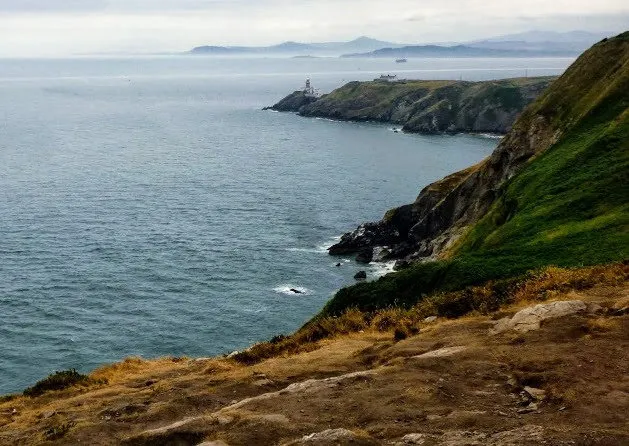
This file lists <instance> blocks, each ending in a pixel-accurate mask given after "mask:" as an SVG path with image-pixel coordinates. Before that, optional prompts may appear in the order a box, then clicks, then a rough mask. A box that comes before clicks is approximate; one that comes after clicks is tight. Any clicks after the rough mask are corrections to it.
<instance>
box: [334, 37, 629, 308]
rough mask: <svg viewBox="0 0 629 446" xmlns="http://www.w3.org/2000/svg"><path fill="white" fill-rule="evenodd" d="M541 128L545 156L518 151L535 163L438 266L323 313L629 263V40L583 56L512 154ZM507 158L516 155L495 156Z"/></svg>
mask: <svg viewBox="0 0 629 446" xmlns="http://www.w3.org/2000/svg"><path fill="white" fill-rule="evenodd" d="M536 122H545V123H546V124H545V127H544V128H545V131H544V132H541V134H542V135H543V137H540V140H539V144H546V145H549V148H548V149H546V150H543V151H541V152H540V151H539V150H537V149H536V148H535V147H523V148H522V149H523V151H524V152H530V151H531V150H532V151H533V152H534V153H537V155H534V156H533V157H532V158H531V159H530V160H528V161H527V162H526V164H525V165H524V166H523V167H522V168H520V170H519V171H518V172H517V173H516V174H515V175H514V176H512V177H511V178H508V179H507V180H506V181H505V182H504V183H503V184H502V185H501V186H500V188H499V190H498V191H496V194H497V198H496V199H495V200H494V201H493V204H492V205H491V206H490V207H489V211H488V212H486V213H484V215H483V216H482V218H480V219H479V220H477V221H476V223H475V224H473V225H471V226H468V227H467V229H466V232H465V233H464V235H463V236H461V237H460V238H458V240H457V241H456V243H455V244H454V245H453V246H452V247H451V248H450V249H449V250H448V251H446V252H445V255H442V256H441V259H440V260H437V261H433V262H427V263H419V264H414V266H411V267H410V268H408V269H405V270H403V271H400V272H398V273H395V274H391V275H389V276H386V277H384V278H381V279H380V280H378V281H376V282H372V283H361V284H358V285H356V286H353V287H350V288H346V289H343V290H341V291H339V292H338V293H337V295H336V296H335V297H334V298H333V299H332V300H331V301H330V302H329V304H328V305H327V306H326V308H325V309H324V312H323V313H324V314H339V313H341V312H343V311H344V310H345V309H347V308H349V307H358V308H360V309H363V310H372V309H375V308H382V307H386V306H391V305H402V306H404V305H411V304H413V303H416V302H417V301H418V300H421V298H422V295H423V294H426V293H429V292H433V291H436V290H456V289H461V288H464V287H466V286H469V285H474V284H480V283H483V282H485V281H487V280H493V279H502V278H508V277H513V276H517V275H521V274H523V273H525V272H526V271H528V270H531V269H535V268H539V267H542V266H546V265H557V266H580V265H593V264H601V263H606V262H611V261H617V260H623V259H627V258H629V33H625V34H622V35H620V36H618V37H616V38H613V39H609V40H606V41H603V42H600V43H599V44H597V45H595V46H594V47H593V48H592V49H590V50H588V51H587V52H586V53H584V54H583V55H582V56H581V57H580V58H579V59H578V60H577V61H576V62H575V63H574V65H573V66H572V67H570V68H569V69H568V71H567V72H566V73H565V75H564V76H562V77H561V78H560V79H558V80H557V81H555V82H554V83H553V85H552V86H551V87H550V88H549V89H548V91H547V92H546V93H545V94H544V95H543V96H542V97H540V98H539V99H538V100H537V101H536V102H535V103H533V104H532V105H531V106H529V107H528V108H527V110H526V111H525V112H524V113H523V115H522V117H521V118H520V119H519V120H518V121H517V122H516V123H515V124H514V129H513V131H512V132H511V133H510V134H509V135H508V136H507V138H505V139H506V141H507V142H506V144H512V145H513V144H517V143H518V141H522V143H523V144H524V143H526V144H530V145H535V144H536V143H537V139H536V138H535V137H531V135H530V133H531V129H534V128H536V125H537V124H536ZM527 132H528V133H527ZM523 135H524V136H527V137H526V138H524V137H523ZM548 141H550V144H548ZM499 149H500V147H499ZM504 156H510V157H514V158H517V156H518V152H517V150H516V151H513V150H512V151H510V152H508V151H505V150H502V151H501V152H500V151H497V153H495V154H494V155H492V157H494V158H495V157H504ZM490 166H492V164H491V163H490V162H488V163H485V164H482V165H480V169H481V170H482V169H485V170H488V169H489V167H490ZM481 173H482V174H486V175H493V173H492V172H481ZM478 183H479V184H480V182H478ZM459 199H460V198H459Z"/></svg>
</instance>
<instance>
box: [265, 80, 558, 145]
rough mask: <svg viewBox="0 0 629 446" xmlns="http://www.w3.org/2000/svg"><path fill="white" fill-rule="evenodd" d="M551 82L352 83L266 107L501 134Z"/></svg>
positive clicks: (410, 127)
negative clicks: (325, 92) (330, 90)
mask: <svg viewBox="0 0 629 446" xmlns="http://www.w3.org/2000/svg"><path fill="white" fill-rule="evenodd" d="M553 80H554V78H552V77H541V78H529V79H507V80H499V81H483V82H464V81H398V82H393V83H389V82H381V81H373V82H350V83H348V84H346V85H344V86H343V87H341V88H338V89H336V90H334V91H333V92H331V93H330V94H327V95H324V96H322V97H321V98H312V97H307V96H305V95H304V94H303V93H301V92H295V93H292V94H290V95H289V96H287V97H286V98H284V99H282V100H281V101H280V102H278V103H277V104H275V105H274V106H272V107H269V108H270V109H272V110H276V111H292V112H297V113H299V114H300V115H302V116H313V117H324V118H331V119H338V120H348V121H376V122H386V123H392V124H396V125H401V126H403V130H404V131H406V132H414V133H426V134H433V133H461V132H477V133H482V132H490V133H501V134H504V133H507V132H508V131H509V130H510V129H511V127H512V125H513V123H514V121H515V120H516V118H517V116H518V115H519V114H520V113H521V112H522V110H523V109H524V107H526V105H528V104H529V103H531V102H532V101H533V100H535V98H537V97H538V96H539V95H540V94H541V93H542V92H543V91H544V90H545V89H546V88H547V87H548V85H550V83H551V82H552V81H553Z"/></svg>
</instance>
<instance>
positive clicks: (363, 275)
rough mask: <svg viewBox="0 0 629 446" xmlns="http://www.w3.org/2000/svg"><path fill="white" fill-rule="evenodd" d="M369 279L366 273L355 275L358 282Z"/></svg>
mask: <svg viewBox="0 0 629 446" xmlns="http://www.w3.org/2000/svg"><path fill="white" fill-rule="evenodd" d="M366 278H367V272H366V271H358V272H357V273H356V274H355V275H354V279H356V280H363V279H366Z"/></svg>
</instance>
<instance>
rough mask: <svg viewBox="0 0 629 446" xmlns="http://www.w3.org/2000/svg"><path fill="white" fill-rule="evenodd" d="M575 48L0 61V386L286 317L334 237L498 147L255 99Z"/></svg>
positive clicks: (510, 69)
mask: <svg viewBox="0 0 629 446" xmlns="http://www.w3.org/2000/svg"><path fill="white" fill-rule="evenodd" d="M570 62H571V60H570V59H532V60H531V59H487V60H484V59H459V60H429V59H427V60H411V61H409V63H408V64H405V65H404V66H403V67H400V66H396V65H395V64H392V63H391V61H380V60H356V59H351V60H340V59H249V60H247V59H212V58H204V57H144V58H117V59H116V58H75V59H68V60H26V59H24V60H0V393H6V392H14V391H19V390H21V389H23V388H24V387H25V386H27V385H29V384H32V383H33V382H34V381H36V380H37V379H40V378H41V377H43V376H45V375H47V374H48V373H50V372H52V371H53V370H60V369H65V368H70V367H76V368H77V369H79V370H81V371H89V370H91V369H93V368H95V367H97V366H99V365H101V364H104V363H108V362H113V361H117V360H120V359H122V358H124V357H126V356H130V355H140V356H143V357H156V356H163V355H174V356H182V355H189V356H209V355H215V354H222V353H227V352H230V351H232V350H234V349H240V348H243V347H245V346H247V345H249V344H251V343H253V342H255V341H260V340H264V339H267V338H269V337H271V336H273V335H275V334H278V333H288V332H291V331H293V330H295V329H296V328H298V327H299V326H300V325H301V324H303V323H304V322H305V321H306V320H307V319H308V318H309V317H311V316H312V315H314V314H315V313H316V312H317V311H318V310H319V309H320V308H321V307H322V306H323V305H324V303H325V302H326V301H327V300H328V299H329V298H330V296H331V295H332V294H333V293H334V291H335V290H337V289H338V288H340V287H342V286H344V285H348V284H351V283H353V279H352V277H353V275H354V273H355V272H356V271H357V270H358V269H359V268H360V267H359V266H358V265H356V264H355V263H354V262H353V261H352V260H351V259H350V258H342V259H337V258H332V257H330V256H328V255H327V253H326V251H325V248H326V247H327V246H329V245H330V244H331V243H333V242H334V239H335V237H338V236H339V235H340V234H342V233H343V232H345V231H347V230H350V229H353V228H354V227H355V226H356V225H357V224H359V223H361V222H363V221H368V220H376V219H379V218H380V217H381V216H382V215H383V213H384V212H385V211H386V210H387V209H389V208H391V207H394V206H396V205H400V204H403V203H407V202H410V201H412V200H413V199H414V198H415V196H416V195H417V193H418V192H419V190H420V189H421V188H422V187H423V186H425V185H427V184H428V183H430V182H432V181H434V180H436V179H438V178H440V177H442V176H444V175H446V174H448V173H450V172H453V171H455V170H457V169H461V168H463V167H466V166H468V165H470V164H472V163H475V162H477V161H479V160H480V159H482V158H483V157H485V156H487V155H488V154H489V153H490V152H491V151H492V150H493V148H494V147H495V146H496V144H497V140H496V139H494V138H486V137H482V136H465V135H458V136H419V135H406V134H402V133H394V132H393V131H392V129H391V127H390V126H386V125H378V124H368V123H361V124H355V123H341V122H333V121H328V120H321V119H306V118H301V117H298V116H296V115H293V114H281V113H273V112H264V111H261V108H262V107H263V106H265V105H270V104H272V103H274V102H276V101H277V100H279V99H280V98H281V97H283V96H284V95H285V94H287V93H289V92H291V91H293V90H295V89H296V88H298V87H299V86H300V84H301V83H302V82H303V80H304V78H305V77H306V76H310V77H312V80H313V83H314V84H315V86H317V87H319V88H321V89H322V90H323V91H329V90H330V89H332V88H334V87H337V86H340V85H342V84H343V83H344V82H346V81H349V80H354V79H370V78H373V77H376V76H378V75H379V74H381V73H384V72H396V73H398V74H399V75H400V76H401V77H409V78H425V79H428V78H455V79H458V78H463V79H470V80H472V79H473V80H479V79H489V78H501V77H510V76H519V75H522V74H524V72H525V70H528V74H529V75H537V74H544V75H545V74H558V73H561V72H562V71H563V70H564V69H565V67H566V66H567V65H568V64H569V63H570ZM339 261H340V262H341V263H342V266H341V267H336V266H335V264H336V263H337V262H339ZM368 270H369V275H370V276H371V277H375V276H377V275H378V274H381V273H382V272H383V271H385V270H386V265H373V266H370V267H369V268H368ZM290 288H298V289H300V290H302V291H303V293H302V294H293V293H291V292H290V291H289V289H290Z"/></svg>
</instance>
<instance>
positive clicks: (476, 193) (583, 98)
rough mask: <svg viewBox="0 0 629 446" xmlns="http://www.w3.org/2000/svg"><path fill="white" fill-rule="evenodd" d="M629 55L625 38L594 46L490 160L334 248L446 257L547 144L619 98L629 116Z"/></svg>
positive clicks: (427, 190) (506, 207) (535, 105)
mask: <svg viewBox="0 0 629 446" xmlns="http://www.w3.org/2000/svg"><path fill="white" fill-rule="evenodd" d="M628 60H629V42H627V40H626V39H624V38H623V37H622V36H619V37H617V38H615V39H611V40H610V41H606V42H601V43H600V44H597V45H595V46H594V47H593V48H592V49H590V50H588V51H587V52H585V53H584V54H583V55H582V56H581V57H580V58H579V59H578V60H577V61H576V62H575V63H574V64H573V65H572V66H571V67H570V68H569V69H568V70H567V71H566V73H565V74H564V75H563V76H562V77H561V78H559V79H558V80H556V81H555V82H554V83H553V84H552V85H551V86H550V87H549V88H548V90H547V91H546V92H545V93H544V94H543V95H542V96H541V97H540V98H539V99H538V100H537V101H536V102H535V103H533V104H532V105H531V106H529V107H528V108H527V109H526V110H525V111H524V112H523V113H522V115H521V116H520V118H519V119H518V120H517V121H516V122H515V124H514V125H513V128H512V130H511V131H510V132H509V133H508V134H507V136H506V137H505V138H504V139H503V140H502V141H501V143H500V144H499V146H498V147H497V149H496V150H495V151H494V153H493V154H492V155H491V156H490V157H489V158H487V159H485V160H484V161H483V162H481V163H480V164H478V165H476V166H473V167H471V168H468V169H466V170H464V171H461V172H458V173H455V174H453V175H450V176H448V177H446V178H445V179H443V180H441V181H438V182H436V183H433V184H431V185H429V186H427V187H426V188H424V189H423V190H422V191H421V193H420V194H419V196H418V197H417V199H416V201H415V202H414V203H412V204H410V205H406V206H402V207H400V208H397V209H393V210H391V211H389V212H388V213H387V214H386V215H385V217H384V218H383V220H381V221H380V222H377V223H368V224H365V225H362V226H360V227H359V228H358V229H357V230H356V231H354V232H352V233H348V234H345V235H344V236H343V237H342V239H341V241H340V242H339V243H338V244H337V245H334V246H332V247H331V248H330V253H331V254H347V253H351V252H355V251H357V250H358V249H364V248H365V247H372V246H378V245H387V246H389V251H388V253H386V255H385V257H388V258H395V259H405V260H415V259H421V258H433V259H434V258H438V257H442V256H443V255H444V254H445V253H446V252H447V251H448V248H450V247H452V246H453V244H454V243H455V242H456V241H457V239H458V238H459V237H460V236H461V234H463V233H465V232H466V230H467V229H468V227H469V226H470V225H472V224H474V223H476V222H477V221H479V220H480V219H481V217H483V216H484V215H485V214H486V213H487V212H488V211H489V209H490V207H491V206H492V204H493V203H494V202H495V201H496V199H497V198H498V197H501V196H502V194H503V186H504V185H505V184H506V183H507V182H508V180H510V179H511V178H512V177H514V176H515V175H516V174H517V173H518V172H520V171H521V170H522V168H523V167H524V166H526V165H527V164H528V163H529V161H531V160H532V159H535V158H536V157H537V156H538V155H539V154H541V153H543V152H545V151H546V150H547V149H548V148H549V147H551V146H553V145H554V144H556V143H557V142H558V141H560V140H562V139H564V140H565V139H567V138H569V137H570V133H571V131H572V130H573V129H574V128H575V127H578V126H579V125H580V124H581V122H582V120H583V119H584V118H586V117H588V115H591V114H592V113H594V111H595V110H596V111H597V112H599V113H602V111H601V108H600V107H601V104H603V103H605V101H608V102H610V103H613V104H614V106H615V107H616V106H617V107H620V108H619V113H621V115H620V118H622V116H625V118H626V106H627V105H626V102H623V101H626V97H625V98H624V99H623V95H624V96H626V93H623V88H624V87H623V85H624V84H626V83H627V78H628V77H629V68H628V65H627V61H628ZM611 101H613V102H611ZM623 104H625V105H624V106H623ZM623 107H625V114H624V115H623V114H622V108H623ZM612 119H619V118H614V117H612ZM621 120H622V119H621ZM548 186H549V187H550V186H551V184H549V185H548ZM513 203H515V200H513V202H509V203H503V209H502V212H503V214H504V215H502V216H501V217H500V218H503V219H508V218H510V214H512V213H513V210H510V209H509V207H510V206H513Z"/></svg>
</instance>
